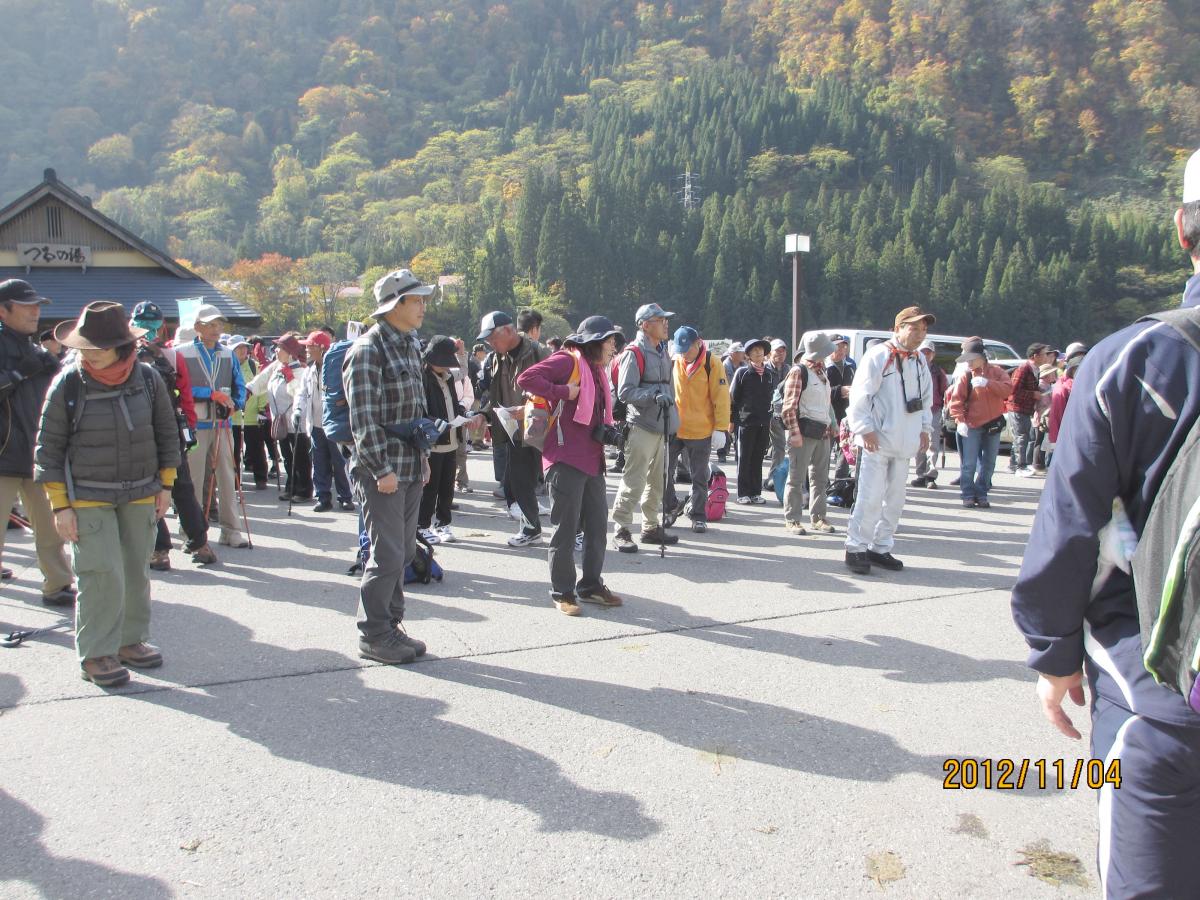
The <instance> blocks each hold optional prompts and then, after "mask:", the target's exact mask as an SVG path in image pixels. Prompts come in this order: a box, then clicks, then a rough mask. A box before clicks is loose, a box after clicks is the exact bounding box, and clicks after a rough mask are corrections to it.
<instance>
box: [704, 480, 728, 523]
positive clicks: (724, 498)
mask: <svg viewBox="0 0 1200 900" xmlns="http://www.w3.org/2000/svg"><path fill="white" fill-rule="evenodd" d="M728 501H729V485H728V484H727V483H726V479H725V473H724V472H722V471H721V470H720V469H718V468H717V467H716V466H713V467H712V469H711V470H710V471H709V474H708V502H707V503H705V504H704V518H705V519H707V520H708V521H709V522H719V521H721V519H723V518H725V504H726V503H727V502H728Z"/></svg>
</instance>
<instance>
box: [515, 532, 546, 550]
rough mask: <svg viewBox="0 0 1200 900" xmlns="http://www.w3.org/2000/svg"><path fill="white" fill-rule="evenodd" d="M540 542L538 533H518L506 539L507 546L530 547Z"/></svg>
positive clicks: (540, 537) (540, 536)
mask: <svg viewBox="0 0 1200 900" xmlns="http://www.w3.org/2000/svg"><path fill="white" fill-rule="evenodd" d="M541 542H542V533H541V532H540V531H539V532H538V533H537V534H526V533H525V532H524V531H518V532H517V533H516V534H514V535H513V536H512V537H510V538H509V539H508V546H510V547H531V546H533V545H534V544H540V543H541Z"/></svg>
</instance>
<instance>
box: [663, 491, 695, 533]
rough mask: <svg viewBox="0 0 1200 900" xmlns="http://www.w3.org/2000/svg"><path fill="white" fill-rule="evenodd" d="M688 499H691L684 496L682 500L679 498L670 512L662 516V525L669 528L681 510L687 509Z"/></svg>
mask: <svg viewBox="0 0 1200 900" xmlns="http://www.w3.org/2000/svg"><path fill="white" fill-rule="evenodd" d="M688 483H689V484H690V483H691V482H690V481H689V482H688ZM690 499H691V498H690V497H684V498H683V499H682V500H680V501H679V502H678V503H676V504H675V507H674V508H673V509H672V510H671V511H670V512H668V513H667V514H666V516H664V517H663V527H664V528H670V527H671V526H672V525H674V524H675V522H676V520H678V519H679V517H680V516H682V515H683V511H684V510H685V509H687V505H688V501H689V500H690Z"/></svg>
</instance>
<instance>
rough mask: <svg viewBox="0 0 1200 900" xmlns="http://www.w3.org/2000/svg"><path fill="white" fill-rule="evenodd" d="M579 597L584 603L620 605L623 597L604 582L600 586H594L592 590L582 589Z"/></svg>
mask: <svg viewBox="0 0 1200 900" xmlns="http://www.w3.org/2000/svg"><path fill="white" fill-rule="evenodd" d="M579 599H580V600H582V601H583V602H584V603H595V604H596V605H597V606H620V605H621V603H622V600H621V598H620V597H618V596H617V595H616V594H614V593H613V592H612V591H610V590H609V589H608V586H607V585H604V584H602V585H600V587H598V588H592V589H591V590H590V591H580V592H579Z"/></svg>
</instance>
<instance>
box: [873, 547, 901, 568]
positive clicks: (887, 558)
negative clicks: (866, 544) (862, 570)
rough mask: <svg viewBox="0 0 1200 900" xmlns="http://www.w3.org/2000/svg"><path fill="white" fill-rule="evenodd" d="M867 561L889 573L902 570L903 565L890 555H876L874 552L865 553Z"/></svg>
mask: <svg viewBox="0 0 1200 900" xmlns="http://www.w3.org/2000/svg"><path fill="white" fill-rule="evenodd" d="M867 559H869V560H870V561H871V562H872V563H874V564H875V565H877V566H881V567H882V568H884V569H887V570H889V571H891V572H899V571H900V570H901V569H903V568H904V563H902V562H900V560H898V559H896V557H894V556H892V554H890V553H876V552H875V551H874V550H868V551H867Z"/></svg>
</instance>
